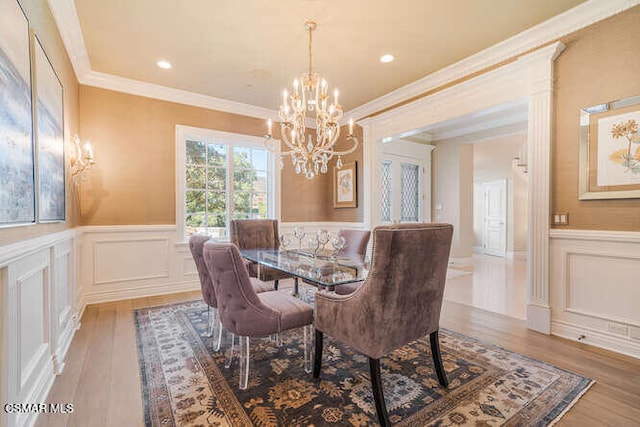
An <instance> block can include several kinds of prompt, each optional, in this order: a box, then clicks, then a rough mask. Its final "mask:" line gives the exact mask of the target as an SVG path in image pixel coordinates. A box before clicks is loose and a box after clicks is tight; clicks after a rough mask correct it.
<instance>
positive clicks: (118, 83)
mask: <svg viewBox="0 0 640 427" xmlns="http://www.w3.org/2000/svg"><path fill="white" fill-rule="evenodd" d="M47 1H48V3H49V7H50V9H51V13H52V14H53V17H54V19H55V21H56V24H57V26H58V31H59V32H60V36H61V38H62V41H63V43H64V45H65V48H66V49H67V53H68V54H69V58H70V60H71V63H72V65H73V69H74V71H75V73H76V77H77V79H78V81H79V82H80V83H81V84H84V85H88V86H95V87H100V88H103V89H109V90H115V91H119V92H125V93H130V94H133V95H139V96H144V97H148V98H156V99H161V100H164V101H170V102H177V103H180V104H186V105H193V106H195V107H201V108H207V109H213V110H218V111H224V112H229V113H234V114H241V115H245V116H250V117H257V118H262V119H267V118H272V119H273V118H276V117H277V111H275V110H271V109H268V108H264V107H257V106H254V105H249V104H244V103H241V102H236V101H230V100H226V99H221V98H215V97H212V96H208V95H202V94H198V93H194V92H188V91H184V90H180V89H173V88H169V87H165V86H160V85H155V84H152V83H146V82H141V81H137V80H132V79H127V78H123V77H119V76H114V75H111V74H106V73H101V72H97V71H93V70H91V63H90V61H89V54H88V52H87V48H86V45H85V43H84V38H83V36H82V28H81V27H80V21H79V19H78V13H77V11H76V8H75V4H74V0H47ZM638 4H640V0H589V1H587V2H585V3H582V4H581V5H579V6H576V7H574V8H573V9H570V10H568V11H566V12H564V13H562V14H560V15H557V16H555V17H553V18H551V19H549V20H547V21H545V22H543V23H541V24H538V25H536V26H535V27H532V28H530V29H528V30H526V31H523V32H522V33H519V34H517V35H515V36H513V37H511V38H509V39H507V40H504V41H502V42H500V43H498V44H495V45H493V46H491V47H489V48H487V49H485V50H483V51H481V52H478V53H476V54H474V55H471V56H469V57H467V58H465V59H463V60H461V61H458V62H456V63H455V64H452V65H450V66H448V67H445V68H443V69H441V70H439V71H436V72H434V73H432V74H429V75H428V76H426V77H423V78H421V79H419V80H416V81H415V82H413V83H409V84H407V85H405V86H403V87H401V88H399V89H396V90H394V91H392V92H389V93H388V94H386V95H383V96H381V97H379V98H376V99H374V100H373V101H370V102H367V103H366V104H363V105H361V106H359V107H356V108H354V109H352V110H350V111H347V112H346V113H345V114H344V116H345V117H344V120H343V121H342V122H346V120H347V119H346V118H347V117H353V118H354V120H361V119H363V118H366V117H367V116H370V115H372V114H374V113H376V112H378V111H381V110H383V109H386V108H389V107H392V106H393V105H396V104H398V103H400V102H402V101H404V100H407V99H411V98H413V97H416V96H419V95H421V94H423V93H425V92H428V91H429V90H432V89H435V88H438V87H440V86H443V85H445V84H447V83H450V82H452V81H455V80H458V79H461V78H463V77H465V76H467V75H469V74H472V73H475V72H478V71H482V70H484V69H487V68H489V67H491V66H493V65H495V64H498V63H500V62H503V61H506V60H509V59H513V58H515V57H517V56H518V55H521V54H523V53H525V52H528V51H530V50H532V49H535V48H537V47H540V46H542V45H544V44H545V43H548V42H551V41H554V40H557V39H558V38H560V37H562V36H564V35H566V34H569V33H572V32H574V31H577V30H580V29H582V28H584V27H587V26H589V25H591V24H594V23H596V22H598V21H601V20H603V19H606V18H608V17H610V16H613V15H615V14H618V13H620V12H623V11H625V10H627V9H629V8H631V7H633V6H636V5H638ZM362 123H363V124H364V122H362ZM341 124H344V123H341ZM308 125H309V126H308V127H315V126H314V124H312V123H308Z"/></svg>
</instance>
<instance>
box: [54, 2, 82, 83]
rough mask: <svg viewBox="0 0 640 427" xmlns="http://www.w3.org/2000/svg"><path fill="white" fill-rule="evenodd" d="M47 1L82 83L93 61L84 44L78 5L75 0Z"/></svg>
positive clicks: (77, 76) (74, 69)
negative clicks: (77, 9) (90, 59)
mask: <svg viewBox="0 0 640 427" xmlns="http://www.w3.org/2000/svg"><path fill="white" fill-rule="evenodd" d="M47 3H49V9H51V14H52V15H53V19H54V20H55V21H56V25H57V26H58V32H59V33H60V37H61V38H62V42H63V43H64V47H65V48H66V49H67V53H68V54H69V59H70V60H71V65H73V71H75V73H76V78H77V79H78V81H79V82H81V83H82V80H83V79H84V76H85V75H87V74H88V73H89V72H90V71H91V62H90V61H89V53H88V52H87V46H86V45H85V44H84V37H83V36H82V28H81V27H80V20H79V19H78V12H77V11H76V5H75V3H74V1H73V0H48V1H47Z"/></svg>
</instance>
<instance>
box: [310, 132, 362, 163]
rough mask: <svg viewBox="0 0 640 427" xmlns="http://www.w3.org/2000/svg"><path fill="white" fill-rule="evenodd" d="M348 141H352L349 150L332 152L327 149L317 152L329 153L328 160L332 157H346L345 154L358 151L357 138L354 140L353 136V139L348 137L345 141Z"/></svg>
mask: <svg viewBox="0 0 640 427" xmlns="http://www.w3.org/2000/svg"><path fill="white" fill-rule="evenodd" d="M349 140H351V141H353V146H352V147H351V148H349V149H348V150H344V151H333V150H331V149H330V147H329V149H321V150H319V152H321V153H331V156H330V157H329V158H331V157H333V156H346V155H347V154H351V153H353V152H354V151H356V150H357V149H358V145H359V141H358V138H356V137H355V136H354V137H348V138H347V141H349Z"/></svg>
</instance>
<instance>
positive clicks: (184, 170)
mask: <svg viewBox="0 0 640 427" xmlns="http://www.w3.org/2000/svg"><path fill="white" fill-rule="evenodd" d="M176 129H177V133H176V134H177V138H176V143H177V156H176V159H177V162H178V164H177V168H176V169H177V181H178V182H177V183H178V185H177V186H176V188H177V191H176V193H177V194H176V206H178V207H179V209H178V211H177V213H176V219H177V221H178V228H179V232H180V233H181V234H182V235H183V236H189V235H191V234H193V233H207V234H210V235H211V236H213V237H216V238H222V239H224V238H226V237H227V236H228V232H227V230H228V227H229V222H230V221H231V220H232V219H259V218H273V217H275V215H276V212H275V206H276V203H275V198H276V197H275V196H276V194H275V193H276V192H275V191H274V189H275V188H276V185H275V180H276V178H277V177H276V176H275V174H274V170H275V168H274V167H273V164H274V155H273V154H272V153H270V152H269V151H267V150H266V149H265V148H264V146H263V144H262V139H261V138H256V137H252V136H245V135H237V134H228V133H224V132H217V131H210V130H206V129H196V128H190V127H186V126H177V127H176Z"/></svg>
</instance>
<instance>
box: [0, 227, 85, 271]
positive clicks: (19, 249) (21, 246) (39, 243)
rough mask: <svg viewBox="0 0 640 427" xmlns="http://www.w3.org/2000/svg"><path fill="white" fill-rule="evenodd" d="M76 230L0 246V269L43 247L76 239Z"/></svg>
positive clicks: (71, 229)
mask: <svg viewBox="0 0 640 427" xmlns="http://www.w3.org/2000/svg"><path fill="white" fill-rule="evenodd" d="M77 230H78V228H69V229H67V230H64V231H60V232H57V233H53V234H45V235H43V236H38V237H33V238H30V239H25V240H21V241H19V242H14V243H9V244H8V245H3V246H0V267H3V266H5V265H7V264H9V263H11V262H13V261H15V260H17V259H19V258H23V257H25V256H27V255H29V254H31V253H35V252H38V251H41V250H42V248H44V247H49V246H54V245H56V244H58V243H60V242H63V241H65V240H71V239H74V238H75V237H77V232H78V231H77Z"/></svg>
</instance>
